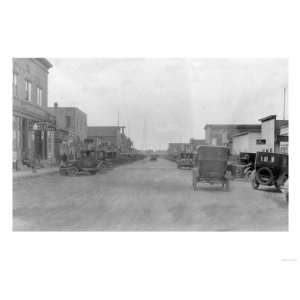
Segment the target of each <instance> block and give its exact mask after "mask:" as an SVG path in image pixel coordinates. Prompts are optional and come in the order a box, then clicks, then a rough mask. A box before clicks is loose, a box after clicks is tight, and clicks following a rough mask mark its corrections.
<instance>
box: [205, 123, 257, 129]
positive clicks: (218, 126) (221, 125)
mask: <svg viewBox="0 0 300 300" xmlns="http://www.w3.org/2000/svg"><path fill="white" fill-rule="evenodd" d="M241 126H245V127H257V128H258V127H260V126H261V124H206V125H205V126H204V129H206V128H207V127H217V128H222V127H225V128H231V127H241Z"/></svg>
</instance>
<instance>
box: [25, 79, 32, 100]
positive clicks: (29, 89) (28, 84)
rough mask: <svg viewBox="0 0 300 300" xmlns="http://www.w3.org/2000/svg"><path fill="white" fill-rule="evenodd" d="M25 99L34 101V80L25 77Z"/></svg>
mask: <svg viewBox="0 0 300 300" xmlns="http://www.w3.org/2000/svg"><path fill="white" fill-rule="evenodd" d="M25 100H26V101H28V102H32V82H31V81H30V80H28V79H25Z"/></svg>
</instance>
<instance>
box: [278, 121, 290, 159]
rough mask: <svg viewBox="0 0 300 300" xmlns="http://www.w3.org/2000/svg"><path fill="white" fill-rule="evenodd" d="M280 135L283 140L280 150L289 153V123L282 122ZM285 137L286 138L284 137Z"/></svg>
mask: <svg viewBox="0 0 300 300" xmlns="http://www.w3.org/2000/svg"><path fill="white" fill-rule="evenodd" d="M280 136H281V137H282V138H281V141H280V152H281V153H285V154H288V152H289V125H288V123H286V124H282V125H281V126H280ZM283 137H285V138H283Z"/></svg>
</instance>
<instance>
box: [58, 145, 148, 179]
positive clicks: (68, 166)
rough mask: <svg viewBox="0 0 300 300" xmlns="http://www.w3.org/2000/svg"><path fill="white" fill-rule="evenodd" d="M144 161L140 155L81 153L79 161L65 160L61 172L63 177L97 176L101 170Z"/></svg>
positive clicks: (86, 151) (100, 152) (99, 152)
mask: <svg viewBox="0 0 300 300" xmlns="http://www.w3.org/2000/svg"><path fill="white" fill-rule="evenodd" d="M140 159H144V155H142V154H139V153H121V154H119V155H117V156H116V155H109V154H108V153H106V152H105V151H90V150H85V151H81V155H80V158H79V159H75V160H65V161H62V162H61V165H60V168H59V172H60V174H61V175H66V176H76V175H78V174H90V175H95V174H97V173H98V172H99V171H100V170H102V169H105V168H111V167H113V166H116V165H120V164H124V163H129V162H133V161H136V160H140Z"/></svg>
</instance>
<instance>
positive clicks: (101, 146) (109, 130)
mask: <svg viewBox="0 0 300 300" xmlns="http://www.w3.org/2000/svg"><path fill="white" fill-rule="evenodd" d="M124 128H125V127H119V126H89V127H88V131H87V136H88V138H87V140H88V145H89V147H90V148H92V149H95V150H105V151H112V152H117V153H121V152H129V149H127V148H128V147H129V144H128V143H129V141H128V140H127V139H128V138H127V137H126V136H125V134H124ZM131 147H132V144H131V145H130V148H131Z"/></svg>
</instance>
